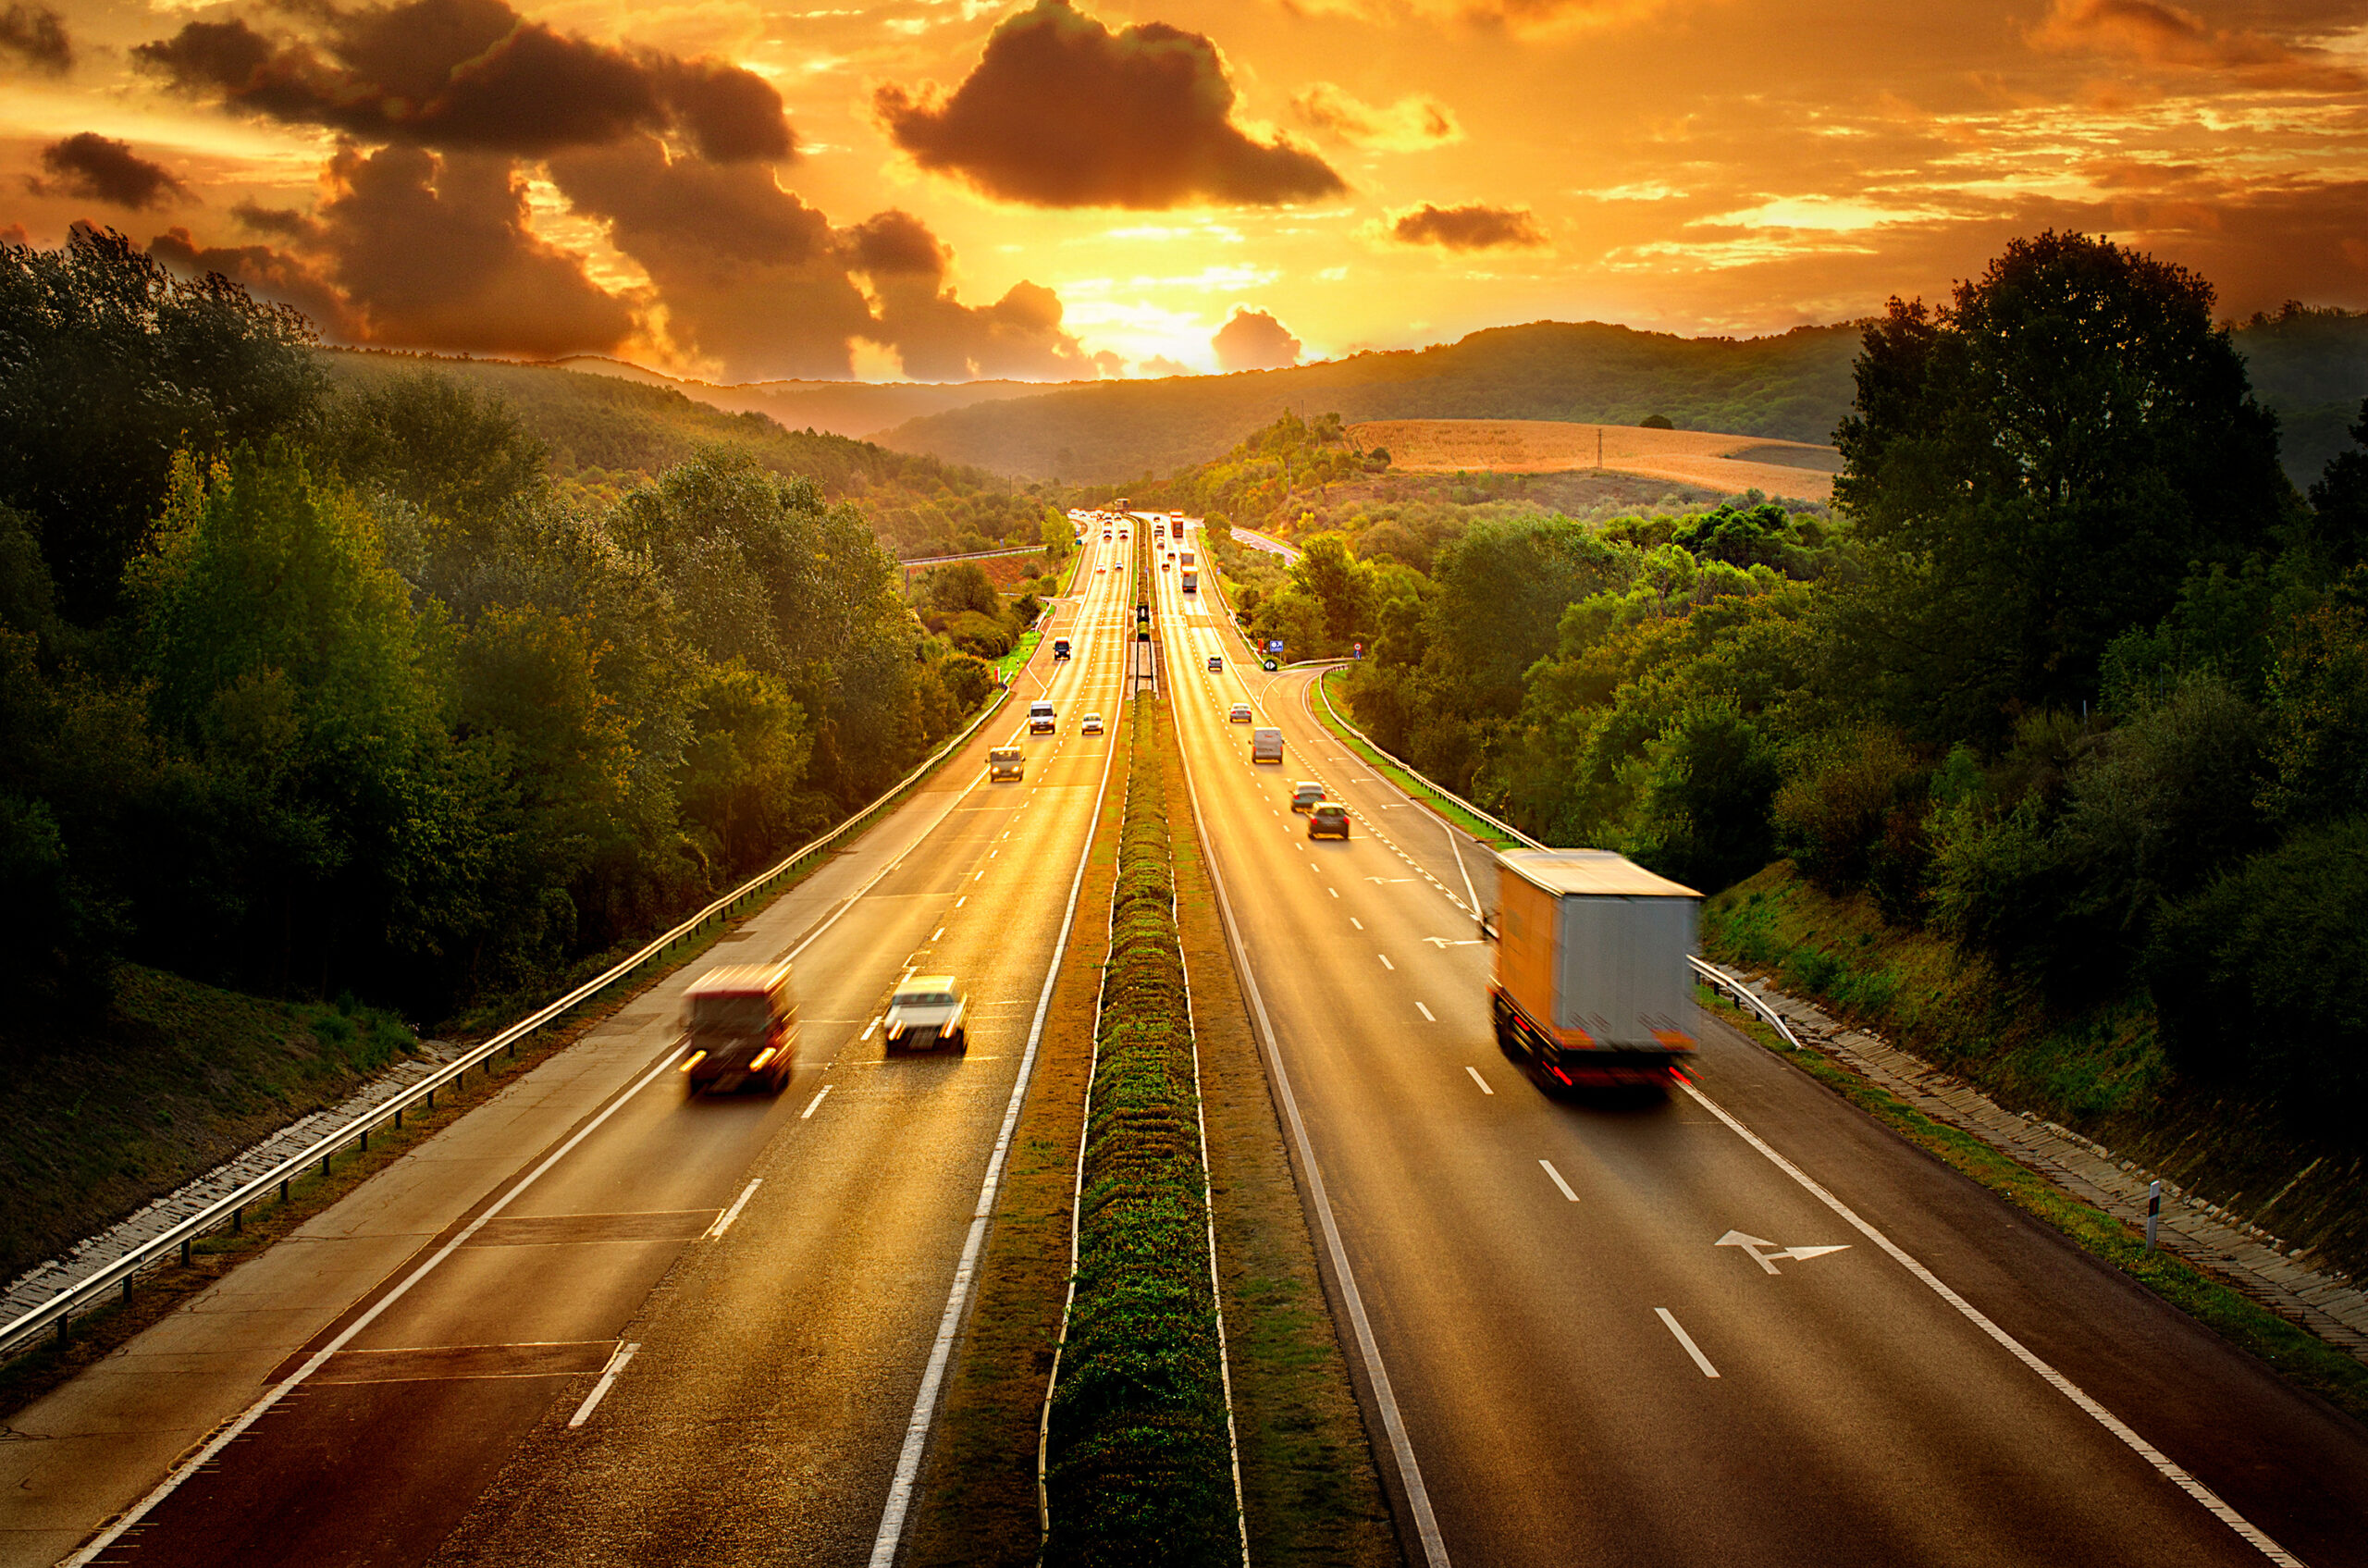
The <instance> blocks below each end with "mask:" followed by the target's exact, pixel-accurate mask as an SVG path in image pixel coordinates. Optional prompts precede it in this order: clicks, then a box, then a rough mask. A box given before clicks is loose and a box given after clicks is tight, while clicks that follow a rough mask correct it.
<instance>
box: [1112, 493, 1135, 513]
mask: <svg viewBox="0 0 2368 1568" xmlns="http://www.w3.org/2000/svg"><path fill="white" fill-rule="evenodd" d="M1110 510H1111V511H1113V512H1132V511H1133V510H1134V507H1133V505H1132V504H1131V503H1129V501H1128V500H1127V498H1126V497H1124V496H1120V497H1119V498H1118V499H1117V500H1114V501H1112V502H1111V503H1110Z"/></svg>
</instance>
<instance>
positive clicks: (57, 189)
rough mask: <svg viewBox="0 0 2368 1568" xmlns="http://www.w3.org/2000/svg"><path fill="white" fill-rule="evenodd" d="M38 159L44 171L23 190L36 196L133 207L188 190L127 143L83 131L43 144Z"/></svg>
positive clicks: (153, 203)
mask: <svg viewBox="0 0 2368 1568" xmlns="http://www.w3.org/2000/svg"><path fill="white" fill-rule="evenodd" d="M41 163H42V167H43V168H45V169H47V170H49V176H48V178H47V179H42V178H40V177H38V176H28V177H27V179H26V180H25V188H26V189H27V190H29V191H31V192H32V193H33V194H34V195H36V196H80V197H82V198H84V199H85V200H88V201H93V202H108V203H112V204H115V205H116V206H118V207H131V208H133V209H135V210H136V209H138V208H141V207H153V206H158V205H161V204H164V203H165V202H166V201H170V200H176V199H179V198H183V197H186V196H188V194H189V187H187V186H185V185H183V184H182V183H181V181H180V177H179V176H178V175H176V174H175V173H173V171H172V170H171V169H168V168H166V167H165V166H164V165H162V164H152V163H150V162H149V161H148V160H147V159H146V158H143V157H142V156H141V155H140V154H137V153H135V152H133V151H132V150H131V143H129V142H117V141H114V140H112V139H111V138H108V137H105V136H100V135H96V134H94V133H93V132H91V131H88V130H85V131H83V132H81V133H80V135H77V136H69V137H68V138H66V139H65V140H64V141H62V142H51V143H50V144H49V145H48V146H46V147H43V149H42V150H41Z"/></svg>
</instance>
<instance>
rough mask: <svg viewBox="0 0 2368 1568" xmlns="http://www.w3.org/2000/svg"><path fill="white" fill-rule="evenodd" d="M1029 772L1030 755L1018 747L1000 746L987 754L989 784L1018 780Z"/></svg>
mask: <svg viewBox="0 0 2368 1568" xmlns="http://www.w3.org/2000/svg"><path fill="white" fill-rule="evenodd" d="M1027 771H1028V753H1026V752H1025V751H1022V750H1020V749H1019V747H1016V746H998V747H995V748H994V749H993V750H992V751H990V752H988V753H987V782H988V783H989V784H993V783H994V782H995V781H997V780H999V779H1016V778H1019V777H1020V776H1022V775H1023V774H1025V773H1026V772H1027Z"/></svg>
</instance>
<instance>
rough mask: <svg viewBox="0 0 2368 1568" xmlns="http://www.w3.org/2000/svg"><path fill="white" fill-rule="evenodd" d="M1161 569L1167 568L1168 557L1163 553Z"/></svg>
mask: <svg viewBox="0 0 2368 1568" xmlns="http://www.w3.org/2000/svg"><path fill="white" fill-rule="evenodd" d="M1159 569H1160V570H1161V571H1163V572H1165V571H1166V570H1167V557H1166V556H1164V555H1163V556H1161V557H1160V558H1159Z"/></svg>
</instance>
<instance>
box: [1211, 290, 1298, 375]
mask: <svg viewBox="0 0 2368 1568" xmlns="http://www.w3.org/2000/svg"><path fill="white" fill-rule="evenodd" d="M1209 347H1211V348H1213V349H1215V351H1216V353H1217V368H1218V369H1219V370H1280V369H1282V368H1283V367H1284V366H1285V365H1290V364H1298V363H1299V351H1300V347H1301V344H1300V340H1298V339H1297V338H1294V337H1292V336H1291V335H1290V333H1289V330H1288V329H1287V328H1285V327H1284V326H1283V324H1282V323H1281V322H1279V321H1277V320H1276V319H1275V318H1274V317H1273V316H1271V315H1267V314H1266V313H1265V312H1264V311H1263V310H1247V309H1244V308H1243V307H1242V306H1240V305H1236V306H1234V308H1233V319H1232V320H1231V321H1228V322H1227V323H1226V324H1225V325H1224V326H1223V327H1218V328H1217V335H1216V336H1215V337H1214V338H1212V339H1210V340H1209Z"/></svg>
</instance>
